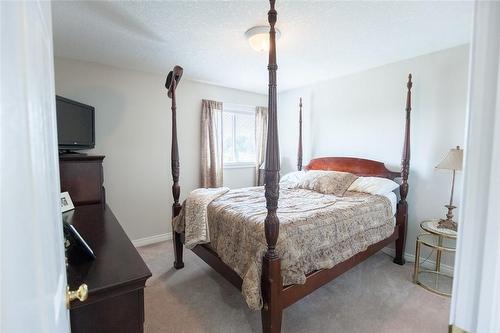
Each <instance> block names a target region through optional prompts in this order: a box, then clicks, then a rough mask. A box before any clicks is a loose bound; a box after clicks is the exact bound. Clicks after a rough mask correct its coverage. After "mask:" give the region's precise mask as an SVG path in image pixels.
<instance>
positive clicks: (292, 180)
mask: <svg viewBox="0 0 500 333" xmlns="http://www.w3.org/2000/svg"><path fill="white" fill-rule="evenodd" d="M305 174H306V171H304V170H302V171H294V172H289V173H287V174H286V175H284V176H283V177H281V179H280V183H282V184H286V186H288V187H293V186H295V184H297V183H298V182H300V180H301V179H302V177H303V176H304V175H305Z"/></svg>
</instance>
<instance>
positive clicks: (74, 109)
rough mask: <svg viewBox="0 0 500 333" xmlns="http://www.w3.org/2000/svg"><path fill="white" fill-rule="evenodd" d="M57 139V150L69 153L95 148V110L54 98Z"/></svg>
mask: <svg viewBox="0 0 500 333" xmlns="http://www.w3.org/2000/svg"><path fill="white" fill-rule="evenodd" d="M56 112H57V139H58V143H59V150H62V151H71V150H78V149H90V148H94V147H95V109H94V107H93V106H90V105H86V104H82V103H79V102H76V101H72V100H70V99H67V98H64V97H61V96H56Z"/></svg>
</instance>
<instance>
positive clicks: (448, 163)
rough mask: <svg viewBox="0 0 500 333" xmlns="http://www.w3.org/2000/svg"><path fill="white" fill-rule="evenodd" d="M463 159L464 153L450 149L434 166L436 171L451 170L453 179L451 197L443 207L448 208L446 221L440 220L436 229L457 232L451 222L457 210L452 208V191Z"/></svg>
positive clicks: (457, 149) (458, 147) (461, 150)
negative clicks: (456, 173) (454, 210)
mask: <svg viewBox="0 0 500 333" xmlns="http://www.w3.org/2000/svg"><path fill="white" fill-rule="evenodd" d="M463 158H464V151H463V149H460V146H457V148H453V149H450V151H449V152H448V154H447V155H446V157H445V158H444V159H443V160H442V161H441V162H440V163H439V164H438V165H436V169H444V170H452V171H453V177H452V180H451V196H450V204H449V205H445V207H446V208H448V214H446V219H441V220H440V221H439V223H438V228H447V229H451V230H455V231H456V230H457V223H456V222H455V221H453V209H455V208H457V207H456V206H453V190H454V189H455V172H456V171H460V170H462V163H463Z"/></svg>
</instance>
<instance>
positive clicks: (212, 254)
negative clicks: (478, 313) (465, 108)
mask: <svg viewBox="0 0 500 333" xmlns="http://www.w3.org/2000/svg"><path fill="white" fill-rule="evenodd" d="M270 5H271V9H270V10H269V12H268V20H269V24H270V48H269V65H268V71H269V99H268V134H267V149H266V157H265V161H266V165H265V187H264V191H265V207H266V208H265V219H263V223H261V224H260V225H259V224H256V225H255V226H253V225H250V223H248V224H246V223H245V222H244V221H243V222H241V221H240V222H241V223H240V224H241V225H242V228H243V229H242V230H243V232H239V231H238V234H241V233H245V232H248V233H251V232H250V231H247V229H245V228H248V229H249V230H250V229H251V230H257V232H262V231H263V234H264V235H265V240H264V239H263V238H264V237H262V236H261V238H262V240H261V242H262V244H261V245H263V246H264V248H262V247H261V248H260V250H261V251H260V252H258V251H257V252H256V253H259V254H263V256H261V257H259V258H257V260H256V262H258V264H259V265H261V266H260V267H259V268H258V269H257V270H256V272H257V273H259V274H260V275H259V277H260V283H259V284H258V285H259V287H260V291H261V292H260V293H259V294H260V295H261V300H262V304H261V313H262V329H263V331H264V332H280V330H281V318H282V311H283V310H284V309H285V308H286V307H288V306H290V305H292V304H293V303H295V302H297V301H298V300H300V299H301V298H303V297H305V296H306V295H308V294H310V293H311V292H313V291H314V290H316V289H317V288H319V287H321V286H322V285H324V284H326V283H328V282H329V281H331V280H332V279H334V278H336V277H337V276H339V275H341V274H342V273H344V272H346V271H347V270H349V269H350V268H352V267H354V266H355V265H356V264H358V263H360V262H362V261H363V260H365V259H366V258H368V257H369V256H371V255H372V254H374V253H375V252H377V251H379V250H381V249H382V248H384V247H385V246H387V245H388V244H390V243H391V242H393V241H396V257H395V259H394V262H395V263H397V264H400V265H402V264H404V257H403V252H404V246H405V237H406V224H407V219H408V215H407V212H408V207H407V206H408V205H407V202H406V197H407V194H408V174H409V163H410V112H411V87H412V82H411V75H410V76H409V79H408V83H407V99H406V122H405V136H404V145H403V158H402V171H401V172H393V171H389V170H388V169H387V168H386V167H385V165H384V164H383V163H381V162H377V161H372V160H366V159H360V158H345V157H326V158H317V159H313V160H311V161H310V162H309V164H308V165H306V166H305V167H304V169H305V170H307V171H308V172H309V170H332V171H343V172H349V173H352V174H354V175H358V176H373V177H382V178H388V179H395V178H401V179H402V182H401V185H400V189H399V191H400V200H399V202H398V204H397V211H396V222H395V225H394V224H389V222H388V221H389V219H388V217H387V216H386V217H385V219H386V220H387V221H385V222H387V223H385V222H384V224H380V226H379V227H380V228H381V229H384V230H386V232H385V233H380V234H379V235H378V237H371V239H372V242H371V243H367V242H364V243H363V244H362V245H360V247H361V248H362V250H360V251H357V252H355V253H354V252H353V253H352V255H349V257H348V258H344V259H342V260H341V261H339V260H337V261H335V262H334V264H332V265H331V266H328V268H325V269H323V268H320V269H313V270H309V271H307V272H306V274H305V275H304V279H303V280H302V282H303V283H300V284H299V283H294V284H285V283H284V280H286V279H288V280H290V279H289V278H288V275H287V273H288V271H287V269H289V265H290V262H291V261H293V260H292V259H290V258H289V257H283V248H282V247H283V246H282V247H281V248H280V247H279V244H278V246H277V243H279V242H278V238H279V235H280V218H282V217H283V215H280V216H281V217H279V216H278V214H277V208H278V201H279V197H280V185H279V171H280V160H279V156H280V154H279V145H278V131H277V103H276V99H277V91H276V71H277V64H276V39H275V24H276V19H277V12H276V10H275V7H274V5H275V0H270ZM174 72H175V69H174ZM181 73H182V72H181ZM174 74H175V73H174ZM172 76H173V78H172V84H171V85H170V87H167V88H169V96H172V97H173V105H172V129H173V130H172V156H171V159H172V176H173V181H174V184H173V186H172V193H173V197H174V204H173V207H172V211H173V217H174V221H176V224H175V225H174V222H173V243H174V254H175V261H174V267H175V268H177V269H180V268H182V267H184V263H183V261H182V251H183V242H184V241H185V233H184V232H183V230H182V228H181V227H183V225H182V224H179V218H180V217H181V215H182V214H183V212H181V206H180V204H179V194H180V186H179V183H178V179H179V156H178V148H177V132H176V108H175V85H176V78H177V77H176V75H172ZM172 85H173V89H172ZM299 123H300V129H299V148H298V160H297V168H298V170H299V171H300V170H301V169H302V100H301V101H300V114H299ZM261 189H262V188H260V190H259V191H261ZM252 191H253V192H252ZM255 191H257V190H250V192H252V195H253V196H256V195H257V194H256V193H260V194H258V195H261V193H262V191H261V192H255ZM287 191H288V192H287ZM292 191H293V190H286V189H282V191H281V194H282V196H283V198H282V199H284V200H288V199H289V197H290V196H293V193H292ZM301 191H306V190H301ZM309 192H311V191H309ZM290 193H292V194H290ZM300 193H301V194H302V193H305V192H300ZM240 197H241V196H240ZM318 197H319V198H322V200H325V198H324V196H318ZM375 197H376V196H371V197H369V196H362V195H358V197H356V198H357V199H358V201H363V200H365V201H366V202H368V201H369V202H370V203H374V202H377V203H378V205H379V206H380V207H385V208H383V209H382V213H383V212H387V209H388V208H387V203H386V202H385V201H384V199H380V198H379V197H377V198H375ZM327 199H328V198H327ZM337 199H338V200H339V201H338V202H339V204H346V203H345V202H342V200H341V199H339V198H336V200H337ZM224 200H226V204H227V202H229V199H227V198H226V199H224ZM345 200H346V202H347V201H349V200H350V199H349V198H347V199H345ZM377 200H378V201H377ZM280 202H281V203H283V202H284V201H281V200H280ZM261 204H262V209H264V208H263V206H264V205H263V202H261ZM248 205H249V206H251V205H250V203H248ZM346 205H347V206H346V207H347V209H351V207H350V206H349V204H346ZM366 205H368V204H366ZM366 205H365V206H364V207H365V208H366V207H368V206H366ZM219 206H224V204H219ZM226 206H227V205H226ZM327 206H328V205H325V207H327ZM330 206H332V205H330ZM324 209H330V208H324ZM384 209H385V210H384ZM280 210H285V209H284V208H282V207H281V206H280ZM212 211H214V209H212ZM215 211H219V212H220V211H224V209H222V208H220V207H217V208H216V209H215ZM353 211H354V210H353ZM278 213H279V212H278ZM330 213H331V211H330ZM382 213H381V214H382ZM210 214H212V215H214V213H213V212H212V213H210V212H209V213H208V215H209V216H210ZM280 214H281V213H280ZM391 214H392V216H390V219H392V220H394V212H392V213H391ZM212 218H214V216H212ZM307 218H310V216H307ZM241 220H243V219H241ZM285 220H286V223H285V221H283V220H282V221H281V223H282V224H283V223H284V224H283V225H282V227H283V228H284V229H283V231H282V232H284V233H285V235H286V237H290V239H293V236H291V235H292V234H294V235H295V237H297V236H296V235H297V234H299V235H300V233H303V236H304V239H308V238H306V237H307V236H310V235H308V234H307V233H308V232H309V231H308V230H306V229H301V230H297V227H294V223H293V219H292V218H290V219H288V218H285ZM313 220H314V219H313ZM290 221H292V222H290ZM226 222H227V221H226ZM322 222H324V221H322ZM330 224H331V223H330ZM211 226H216V227H217V228H219V227H220V226H219V225H218V224H216V222H212V224H211ZM322 227H325V228H328V227H331V226H330V225H328V223H325V224H324V225H323V226H322ZM179 228H180V229H179ZM220 228H221V230H222V229H223V227H220ZM231 228H233V226H231ZM234 228H236V226H235V227H234ZM234 228H233V229H234ZM293 228H295V229H293ZM259 230H260V231H259ZM304 230H305V231H304ZM387 230H388V232H387ZM217 232H218V230H212V229H211V230H210V233H211V236H213V237H214V242H211V243H206V244H198V245H196V246H194V247H193V248H192V251H193V252H194V253H196V254H197V255H198V256H199V257H200V258H201V259H203V260H204V261H205V262H206V263H207V264H209V265H210V266H211V267H212V268H214V269H215V270H216V271H217V272H219V273H220V274H221V275H222V276H224V277H225V278H226V279H227V280H228V281H229V282H231V283H232V284H233V285H234V286H236V287H237V288H238V289H240V290H243V289H245V288H246V287H247V286H246V285H245V284H246V283H247V281H248V280H247V279H246V277H244V278H243V277H242V275H244V274H245V273H248V272H242V270H241V267H239V266H237V265H236V264H234V262H232V261H231V260H230V258H229V257H228V256H227V255H225V254H224V253H221V252H220V251H219V252H217V251H216V248H217V246H218V245H217V243H218V242H219V240H220V239H219V238H218V236H217ZM254 232H255V231H254ZM311 232H312V231H311ZM252 235H253V236H254V238H255V237H256V236H255V233H254V234H252ZM362 236H363V237H364V238H370V237H367V236H366V234H363V235H362ZM283 237H285V236H283V234H282V237H281V240H282V241H283ZM364 238H363V239H364ZM295 240H297V239H296V238H295ZM226 241H227V240H226ZM238 241H241V240H240V239H239V240H234V242H238ZM285 241H288V239H285ZM349 242H350V240H349V239H348V243H349ZM352 242H354V240H353V241H352ZM257 243H258V241H257ZM282 243H283V242H282ZM281 245H283V244H281ZM231 246H233V248H234V249H238V246H239V247H243V246H246V244H244V243H241V244H236V245H235V244H232V245H231ZM306 246H307V244H306ZM343 246H345V244H343ZM349 250H350V248H349ZM304 252H307V250H306V251H304ZM347 253H351V252H349V251H347ZM223 258H224V259H223ZM228 258H229V259H228ZM306 259H308V258H307V257H306ZM282 260H283V261H282ZM244 264H245V265H246V263H244ZM282 266H283V267H282ZM243 267H246V266H244V265H243ZM282 268H283V270H282ZM248 274H249V273H248ZM247 303H248V300H247Z"/></svg>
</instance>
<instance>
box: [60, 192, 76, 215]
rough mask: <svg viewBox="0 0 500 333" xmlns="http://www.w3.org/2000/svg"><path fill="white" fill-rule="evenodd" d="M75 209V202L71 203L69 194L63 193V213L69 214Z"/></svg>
mask: <svg viewBox="0 0 500 333" xmlns="http://www.w3.org/2000/svg"><path fill="white" fill-rule="evenodd" d="M73 209H75V206H74V205H73V201H71V197H70V196H69V193H68V192H62V193H61V212H62V213H64V212H67V211H69V210H73Z"/></svg>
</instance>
